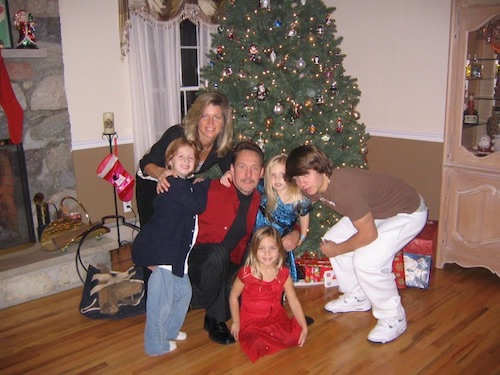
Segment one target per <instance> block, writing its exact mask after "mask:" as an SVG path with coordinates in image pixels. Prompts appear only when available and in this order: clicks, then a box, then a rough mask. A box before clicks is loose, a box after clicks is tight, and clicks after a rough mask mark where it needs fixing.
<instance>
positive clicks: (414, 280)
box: [403, 253, 432, 289]
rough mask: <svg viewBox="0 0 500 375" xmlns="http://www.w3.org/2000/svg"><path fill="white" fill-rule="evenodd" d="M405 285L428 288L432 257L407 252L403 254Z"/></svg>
mask: <svg viewBox="0 0 500 375" xmlns="http://www.w3.org/2000/svg"><path fill="white" fill-rule="evenodd" d="M403 258H404V263H405V280H406V286H408V287H413V288H421V289H427V288H429V282H430V276H431V264H432V257H431V256H430V255H422V254H408V253H405V254H404V256H403Z"/></svg>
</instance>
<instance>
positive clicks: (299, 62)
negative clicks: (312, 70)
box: [296, 57, 306, 70]
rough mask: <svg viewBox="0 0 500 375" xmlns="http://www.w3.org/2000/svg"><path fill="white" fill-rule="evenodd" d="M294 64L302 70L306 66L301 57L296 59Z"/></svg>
mask: <svg viewBox="0 0 500 375" xmlns="http://www.w3.org/2000/svg"><path fill="white" fill-rule="evenodd" d="M296 66H297V68H298V69H299V70H303V69H305V67H306V61H305V60H304V59H303V58H302V57H301V58H299V59H298V60H297V63H296Z"/></svg>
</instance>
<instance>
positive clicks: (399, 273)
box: [392, 250, 406, 289]
mask: <svg viewBox="0 0 500 375" xmlns="http://www.w3.org/2000/svg"><path fill="white" fill-rule="evenodd" d="M392 272H393V273H394V275H395V276H396V285H397V286H398V289H404V288H406V280H405V264H404V259H403V250H401V251H399V252H398V253H397V254H396V256H395V257H394V261H393V262H392Z"/></svg>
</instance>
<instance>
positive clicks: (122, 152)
mask: <svg viewBox="0 0 500 375" xmlns="http://www.w3.org/2000/svg"><path fill="white" fill-rule="evenodd" d="M133 152H134V151H133V145H132V144H127V145H123V146H119V147H118V158H119V160H120V163H121V164H122V165H123V167H124V168H125V169H126V170H127V171H128V173H130V174H132V175H134V178H135V166H134V155H133ZM108 154H109V147H103V148H93V149H88V150H78V151H73V163H74V165H75V175H76V195H77V197H78V200H79V201H80V202H82V203H83V205H84V206H85V208H86V209H87V211H88V212H89V215H90V218H91V219H92V221H93V222H96V221H99V220H100V219H101V218H102V217H103V216H107V215H114V214H115V204H114V195H113V189H114V188H113V186H112V185H111V184H110V183H109V182H107V181H106V180H103V179H102V178H100V177H97V172H96V171H97V167H98V166H99V164H100V163H101V161H102V160H103V159H104V158H105V157H106V155H108ZM117 203H118V204H117V206H118V214H119V215H123V203H122V201H121V200H120V199H118V197H117ZM132 207H133V208H134V210H136V211H137V205H136V203H135V192H134V199H133V200H132ZM133 216H134V215H133V214H132V213H127V214H125V217H126V218H131V217H133Z"/></svg>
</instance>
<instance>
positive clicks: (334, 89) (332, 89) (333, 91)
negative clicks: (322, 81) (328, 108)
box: [330, 82, 337, 95]
mask: <svg viewBox="0 0 500 375" xmlns="http://www.w3.org/2000/svg"><path fill="white" fill-rule="evenodd" d="M330 95H337V82H333V83H332V84H331V86H330Z"/></svg>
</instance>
